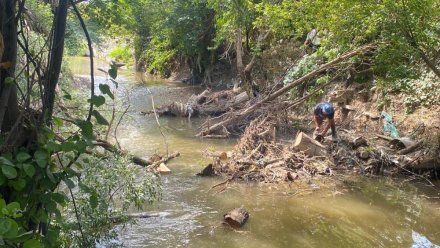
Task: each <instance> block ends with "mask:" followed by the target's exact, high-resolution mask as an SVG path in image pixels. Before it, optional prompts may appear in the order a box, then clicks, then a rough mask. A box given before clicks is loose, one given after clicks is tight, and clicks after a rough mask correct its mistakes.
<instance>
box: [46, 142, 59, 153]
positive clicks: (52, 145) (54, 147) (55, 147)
mask: <svg viewBox="0 0 440 248" xmlns="http://www.w3.org/2000/svg"><path fill="white" fill-rule="evenodd" d="M46 149H47V150H48V151H49V152H55V151H58V150H59V149H60V145H59V144H58V143H56V142H53V141H49V142H47V144H46Z"/></svg>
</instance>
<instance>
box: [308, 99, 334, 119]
mask: <svg viewBox="0 0 440 248" xmlns="http://www.w3.org/2000/svg"><path fill="white" fill-rule="evenodd" d="M324 109H327V110H330V113H329V114H328V115H326V116H325V115H323V114H322V112H323V110H324ZM313 113H314V114H315V115H316V116H319V117H320V118H322V119H325V118H329V119H333V117H334V116H335V109H334V108H333V106H332V104H331V103H329V102H321V103H318V105H316V106H315V109H314V110H313Z"/></svg>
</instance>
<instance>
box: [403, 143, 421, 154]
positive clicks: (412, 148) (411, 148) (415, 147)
mask: <svg viewBox="0 0 440 248" xmlns="http://www.w3.org/2000/svg"><path fill="white" fill-rule="evenodd" d="M421 144H423V141H419V142H417V143H415V144H413V145H411V146H408V147H407V148H405V149H402V150H400V151H399V152H398V154H399V155H405V154H408V153H411V152H413V151H415V150H416V149H417V148H418V147H419V146H420V145H421Z"/></svg>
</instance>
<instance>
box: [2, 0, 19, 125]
mask: <svg viewBox="0 0 440 248" xmlns="http://www.w3.org/2000/svg"><path fill="white" fill-rule="evenodd" d="M15 7H16V4H15V1H14V0H3V1H0V14H1V15H0V17H1V19H0V22H1V23H0V32H1V33H2V34H3V42H4V51H3V56H2V57H1V58H0V59H1V60H0V62H1V65H2V67H1V68H0V91H1V93H0V96H1V99H0V130H1V131H2V132H7V131H10V130H11V128H12V126H13V125H14V123H15V122H16V121H17V119H18V116H19V109H18V100H17V88H16V86H15V84H14V83H8V84H7V83H6V79H7V78H15V66H16V61H17V26H16V23H15Z"/></svg>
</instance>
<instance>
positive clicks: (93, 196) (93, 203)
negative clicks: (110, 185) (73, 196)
mask: <svg viewBox="0 0 440 248" xmlns="http://www.w3.org/2000/svg"><path fill="white" fill-rule="evenodd" d="M89 202H90V206H91V207H92V208H96V207H98V197H97V196H96V194H91V195H90V198H89Z"/></svg>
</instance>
